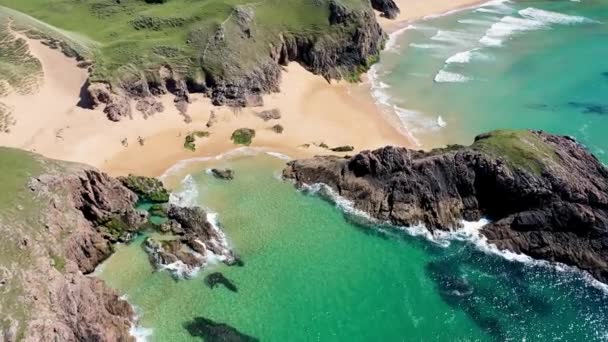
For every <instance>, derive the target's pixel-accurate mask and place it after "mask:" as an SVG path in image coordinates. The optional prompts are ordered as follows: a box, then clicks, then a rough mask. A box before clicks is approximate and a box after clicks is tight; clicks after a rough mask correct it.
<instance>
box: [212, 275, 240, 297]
mask: <svg viewBox="0 0 608 342" xmlns="http://www.w3.org/2000/svg"><path fill="white" fill-rule="evenodd" d="M205 284H207V286H209V288H212V289H214V288H215V287H216V286H218V285H222V286H224V287H225V288H227V289H228V290H230V291H232V292H238V289H237V287H236V285H235V284H234V283H233V282H232V281H230V279H228V278H226V276H224V275H223V274H222V273H220V272H213V273H211V274H208V275H207V276H206V277H205Z"/></svg>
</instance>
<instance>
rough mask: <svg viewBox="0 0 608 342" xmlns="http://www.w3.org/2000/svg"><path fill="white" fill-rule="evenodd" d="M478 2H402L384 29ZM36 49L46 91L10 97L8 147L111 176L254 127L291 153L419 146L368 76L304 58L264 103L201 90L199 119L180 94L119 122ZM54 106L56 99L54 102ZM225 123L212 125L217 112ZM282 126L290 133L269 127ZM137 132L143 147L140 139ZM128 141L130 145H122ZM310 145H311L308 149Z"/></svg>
mask: <svg viewBox="0 0 608 342" xmlns="http://www.w3.org/2000/svg"><path fill="white" fill-rule="evenodd" d="M475 3H480V1H479V0H475V1H471V0H461V1H457V3H454V2H451V1H448V0H435V1H433V2H432V3H426V4H424V5H419V4H417V5H416V6H414V5H413V4H411V3H409V2H407V1H406V0H400V1H397V4H398V6H399V7H400V8H401V12H402V14H400V15H399V16H398V18H397V19H395V20H391V21H389V20H387V19H385V18H379V19H378V20H379V22H380V23H381V25H382V27H383V29H384V30H385V31H386V32H388V33H392V32H394V31H395V30H397V29H398V28H399V26H400V25H404V24H407V23H409V22H411V21H413V20H416V19H420V18H423V17H425V16H428V15H432V14H434V13H445V12H446V11H454V10H458V9H459V8H461V7H462V8H464V7H467V6H471V5H473V4H475ZM27 41H28V45H29V47H30V53H31V54H32V55H34V56H35V57H37V58H38V59H39V60H40V62H41V63H42V69H43V72H44V76H43V81H42V84H41V86H40V89H39V91H38V92H37V93H36V94H33V95H25V96H20V95H14V94H10V95H9V96H8V97H5V98H3V101H4V102H5V103H7V104H8V105H9V106H11V107H12V108H14V117H15V119H16V120H17V124H16V125H15V126H14V127H13V129H12V132H11V133H10V134H2V135H0V145H3V146H10V147H17V148H21V149H26V150H29V151H34V152H37V153H41V154H43V155H44V156H46V157H50V158H55V159H62V160H67V161H73V162H78V163H85V164H89V165H92V166H95V167H97V168H99V169H101V170H103V171H105V172H107V173H109V174H111V175H113V176H117V175H126V174H128V173H137V174H141V175H145V176H160V175H161V174H162V173H163V172H164V171H165V170H167V169H168V168H169V167H170V166H172V165H174V164H176V163H178V162H179V161H180V160H185V159H192V158H204V157H214V156H217V155H221V154H223V153H225V152H228V151H230V150H233V149H236V148H238V147H240V145H234V144H233V143H232V141H231V140H230V136H231V134H232V132H233V131H234V130H236V129H238V128H245V127H246V128H252V129H255V130H256V137H255V138H254V140H253V143H252V144H251V147H253V148H259V149H261V150H265V151H273V152H278V153H282V154H285V155H288V156H290V157H292V158H306V157H312V156H314V155H323V154H338V153H336V152H332V151H330V150H328V149H325V148H321V147H318V146H315V145H321V144H326V145H328V146H329V147H337V146H344V145H351V146H353V147H354V148H355V150H354V151H353V152H349V153H348V154H352V153H356V152H358V151H361V150H366V149H374V148H378V147H381V146H385V145H400V146H406V147H416V143H415V141H414V140H413V139H412V137H411V136H408V134H407V132H404V130H403V128H401V127H399V126H400V125H399V122H398V121H397V120H391V118H388V117H387V115H386V114H385V113H383V111H382V109H381V108H380V107H379V106H378V105H377V104H376V102H375V99H374V98H373V96H372V94H371V91H370V85H369V82H368V81H366V77H364V81H363V83H361V84H356V85H352V84H349V83H347V82H331V83H328V82H327V81H326V80H325V79H324V78H322V77H321V76H317V75H313V74H312V73H310V72H308V71H306V70H305V69H304V68H303V67H301V66H300V65H299V64H297V63H291V64H289V66H287V67H285V68H284V72H283V73H282V81H281V92H279V93H273V94H268V95H265V96H264V106H263V107H253V108H243V109H242V110H238V111H232V110H231V109H229V108H226V107H216V106H213V105H212V104H211V103H210V101H209V99H208V98H205V97H204V96H202V95H201V94H193V96H192V97H193V99H194V100H193V102H192V103H191V104H190V108H189V110H188V114H189V115H190V116H191V117H192V122H191V123H185V122H184V121H183V117H182V116H180V115H179V114H178V111H177V110H176V109H175V107H174V105H173V101H172V98H171V97H170V96H169V95H166V96H164V97H162V98H161V102H162V103H163V105H164V107H165V110H164V112H162V113H157V114H155V115H154V116H152V117H150V118H148V119H144V118H143V116H142V115H141V114H140V113H139V112H136V111H134V115H133V118H132V119H123V120H122V121H121V122H119V123H116V122H111V121H109V120H108V119H106V116H105V114H104V113H102V111H101V110H98V109H96V110H90V109H84V108H81V107H78V106H77V103H78V101H79V94H80V90H81V88H82V87H83V85H84V84H85V82H86V80H87V77H88V74H87V71H86V70H84V69H81V68H78V67H77V66H76V64H77V63H76V61H75V60H73V59H69V58H68V57H65V56H64V55H63V54H62V53H61V52H59V51H57V50H52V49H50V48H48V47H47V46H45V45H43V44H42V43H40V42H39V41H35V40H31V39H27ZM49 104H52V105H51V106H49ZM271 109H278V110H279V111H280V112H281V116H282V117H281V119H279V120H270V121H263V120H262V119H260V118H259V117H257V116H256V113H259V112H261V111H263V110H271ZM212 112H213V113H215V116H216V117H217V122H216V123H215V124H214V125H213V126H212V127H211V128H207V127H206V123H207V122H208V121H209V119H210V116H211V113H212ZM275 124H280V125H281V126H283V128H284V132H283V133H282V134H277V133H275V132H273V131H272V130H271V129H270V127H272V126H273V125H275ZM193 131H208V132H209V133H210V136H209V137H208V138H199V139H198V142H197V145H198V146H197V150H196V152H191V151H188V150H186V149H185V148H184V147H183V144H184V139H185V136H186V135H187V134H189V133H191V132H193ZM139 137H141V138H143V141H144V144H143V145H141V146H140V144H139V143H138V139H139ZM123 139H126V141H127V142H128V146H123V144H122V143H121V142H122V140H123ZM306 145H309V147H307V148H306V147H304V146H306Z"/></svg>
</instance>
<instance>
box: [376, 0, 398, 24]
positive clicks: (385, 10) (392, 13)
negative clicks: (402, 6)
mask: <svg viewBox="0 0 608 342" xmlns="http://www.w3.org/2000/svg"><path fill="white" fill-rule="evenodd" d="M372 7H373V8H374V9H375V10H376V11H378V12H382V16H384V17H385V18H388V19H395V18H397V16H398V15H399V13H400V12H401V11H400V10H399V7H397V4H395V2H394V1H393V0H372Z"/></svg>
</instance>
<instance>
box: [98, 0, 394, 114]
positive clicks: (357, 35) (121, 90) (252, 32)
mask: <svg viewBox="0 0 608 342" xmlns="http://www.w3.org/2000/svg"><path fill="white" fill-rule="evenodd" d="M373 4H374V8H377V9H378V10H379V11H382V12H383V13H385V15H386V16H387V17H389V18H392V17H394V16H395V15H396V14H397V13H398V11H399V10H398V8H397V6H396V5H395V4H394V2H392V0H388V1H375V2H373ZM318 6H328V10H327V13H328V18H327V20H328V21H329V28H328V29H323V30H321V31H318V32H316V31H315V30H314V29H310V30H304V31H302V32H282V33H277V32H276V31H272V32H269V31H267V30H266V29H264V23H261V22H260V21H259V20H258V19H257V17H256V13H255V7H237V8H235V10H234V13H233V16H232V18H233V19H231V20H230V21H227V22H226V23H225V24H223V25H222V26H220V27H219V28H218V29H217V32H216V33H215V34H214V35H213V36H212V37H211V38H210V39H209V42H208V43H207V44H206V46H205V49H204V50H203V51H200V57H199V58H200V63H201V69H202V70H201V73H202V74H203V75H204V77H199V78H193V77H188V76H186V75H182V74H180V73H179V72H176V71H174V70H172V67H171V65H164V66H162V67H160V68H159V70H158V73H156V72H155V73H154V75H146V74H144V73H136V74H133V75H127V74H125V75H122V76H121V82H118V83H112V84H110V83H109V82H105V83H101V82H94V83H91V84H90V85H89V86H88V92H89V95H90V98H91V101H90V103H91V106H93V107H98V106H102V107H103V108H104V112H105V113H106V115H107V116H108V118H109V119H110V120H113V121H119V120H121V119H122V118H124V117H130V116H131V115H132V113H131V110H132V109H131V107H132V106H131V105H130V103H131V101H134V102H136V103H137V106H136V108H137V109H140V111H141V112H143V113H144V114H145V115H152V114H154V112H156V111H157V109H160V110H162V108H158V107H159V106H158V104H157V101H156V100H155V96H157V95H162V94H168V93H170V94H173V95H175V103H176V106H177V107H178V109H179V110H180V111H182V112H185V111H186V110H187V106H188V103H189V102H190V96H189V94H190V93H193V92H196V93H205V94H206V95H207V96H209V97H210V98H211V100H212V101H213V103H214V104H215V105H229V106H237V107H244V106H260V105H262V104H263V99H262V95H263V94H266V93H271V92H278V91H279V86H280V82H281V70H282V69H281V66H282V65H286V64H287V63H289V62H298V63H300V64H301V65H302V66H304V67H305V68H306V69H308V70H309V71H311V72H313V73H315V74H318V75H322V76H323V77H325V78H326V79H328V80H330V79H343V78H347V79H350V80H357V79H358V77H359V75H360V74H361V73H362V72H364V71H365V70H367V69H368V68H369V67H370V66H371V64H373V63H374V62H375V61H376V60H377V59H378V56H379V53H380V51H381V49H382V46H383V44H384V42H385V40H386V34H385V33H384V32H383V31H382V28H381V27H380V25H379V24H378V22H377V21H376V17H375V15H374V11H373V10H372V7H371V6H361V7H360V8H349V7H346V6H344V5H342V4H340V3H338V2H334V1H331V2H328V3H324V2H322V1H320V2H319V4H318Z"/></svg>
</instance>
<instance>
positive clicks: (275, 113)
mask: <svg viewBox="0 0 608 342" xmlns="http://www.w3.org/2000/svg"><path fill="white" fill-rule="evenodd" d="M255 115H256V116H257V117H258V118H260V119H262V120H264V121H270V120H278V119H280V118H281V111H280V110H278V109H276V108H274V109H269V110H264V111H261V112H259V113H256V114H255Z"/></svg>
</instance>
